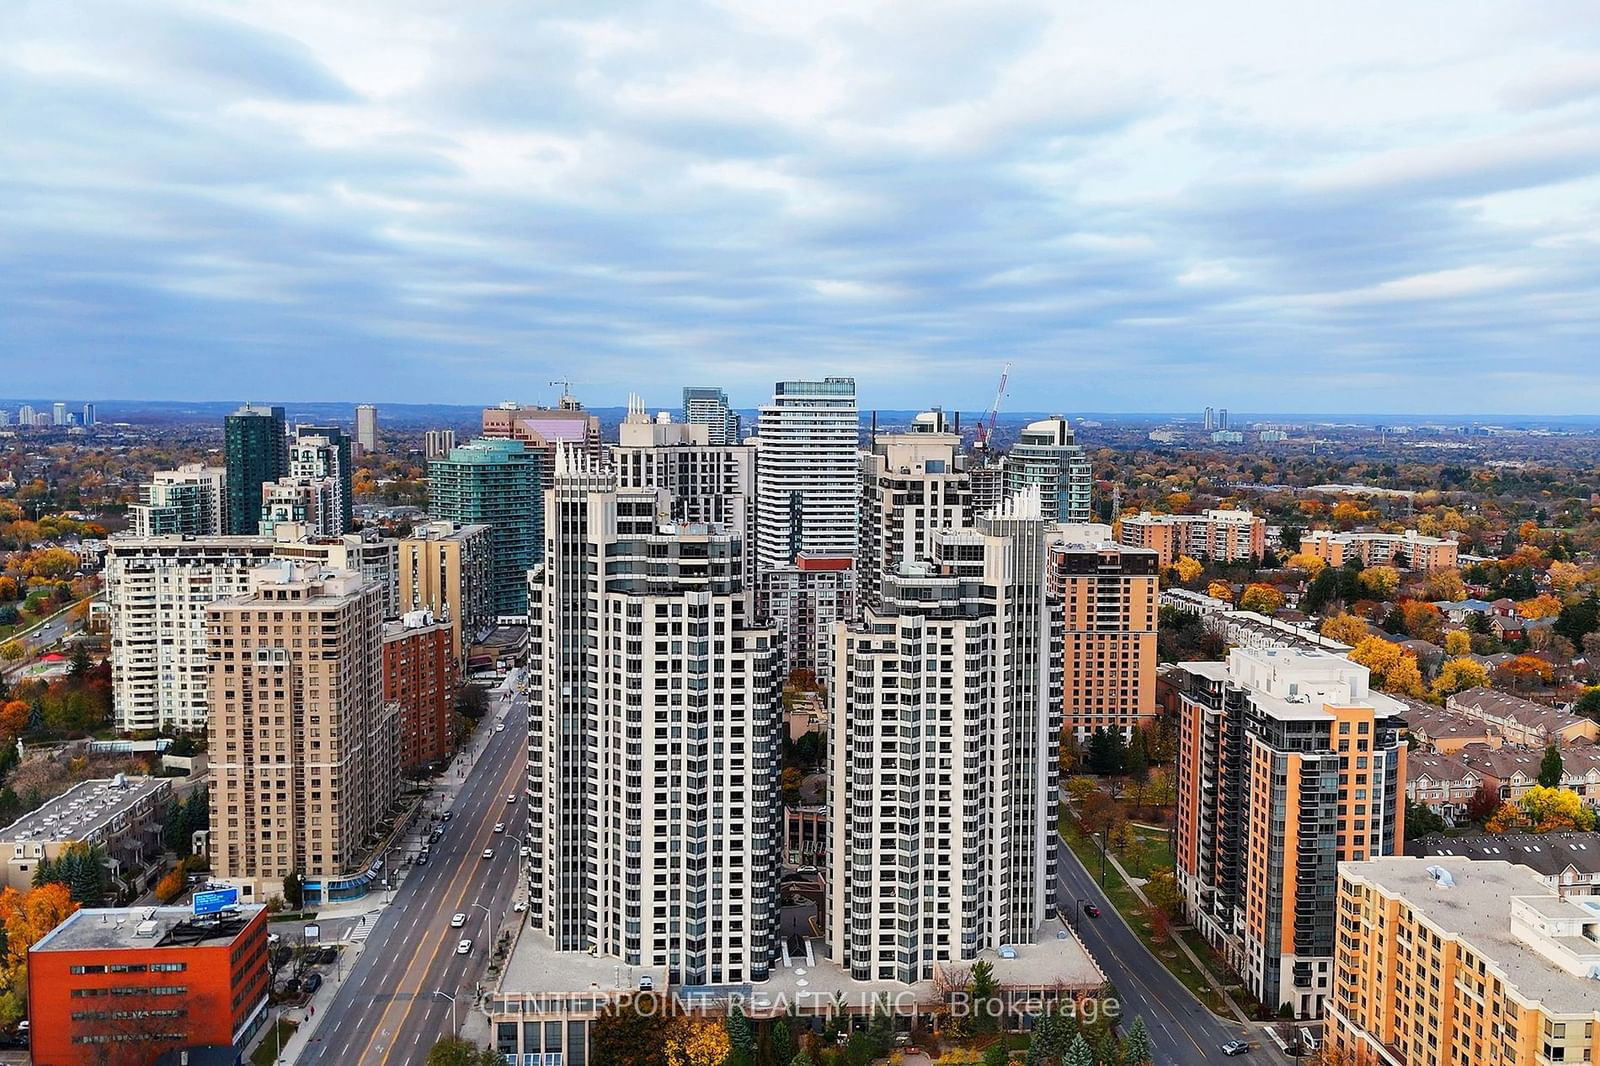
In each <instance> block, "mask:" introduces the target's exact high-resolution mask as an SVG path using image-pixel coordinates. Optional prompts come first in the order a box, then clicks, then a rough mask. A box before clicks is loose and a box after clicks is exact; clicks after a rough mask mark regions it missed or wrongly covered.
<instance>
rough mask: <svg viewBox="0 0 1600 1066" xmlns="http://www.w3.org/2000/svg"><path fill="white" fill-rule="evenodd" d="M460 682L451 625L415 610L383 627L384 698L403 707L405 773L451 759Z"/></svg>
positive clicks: (402, 743)
mask: <svg viewBox="0 0 1600 1066" xmlns="http://www.w3.org/2000/svg"><path fill="white" fill-rule="evenodd" d="M460 683H461V672H460V666H459V664H458V663H457V661H456V656H455V646H454V643H453V639H452V637H451V631H450V623H449V622H438V621H434V618H433V615H432V614H431V613H429V612H428V611H411V612H410V613H408V614H406V615H404V616H403V617H402V618H401V619H400V620H399V621H398V622H385V623H384V625H383V698H384V700H385V702H388V703H395V704H398V705H399V707H400V768H401V769H402V770H411V769H415V768H416V767H419V766H426V765H427V764H428V763H431V762H434V761H435V760H438V759H445V758H449V756H450V749H451V747H452V746H453V745H454V744H455V719H456V690H457V688H458V687H459V686H460Z"/></svg>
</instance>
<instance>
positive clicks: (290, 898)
mask: <svg viewBox="0 0 1600 1066" xmlns="http://www.w3.org/2000/svg"><path fill="white" fill-rule="evenodd" d="M283 901H284V902H285V903H287V904H288V905H289V907H290V909H291V910H299V909H300V908H301V907H303V906H305V901H306V883H305V879H304V878H302V877H301V876H300V872H299V871H298V870H290V871H289V872H288V873H287V874H285V875H284V877H283Z"/></svg>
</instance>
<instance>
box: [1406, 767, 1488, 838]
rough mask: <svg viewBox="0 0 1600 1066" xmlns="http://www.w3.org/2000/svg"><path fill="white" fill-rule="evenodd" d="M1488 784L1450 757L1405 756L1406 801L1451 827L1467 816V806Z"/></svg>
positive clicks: (1485, 778) (1486, 778)
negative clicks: (1448, 823) (1432, 814)
mask: <svg viewBox="0 0 1600 1066" xmlns="http://www.w3.org/2000/svg"><path fill="white" fill-rule="evenodd" d="M1488 780H1489V778H1488V776H1487V775H1485V774H1484V773H1482V772H1481V771H1478V770H1474V769H1473V768H1472V767H1470V766H1468V765H1467V764H1466V763H1464V762H1462V761H1461V760H1460V759H1456V758H1452V757H1451V756H1449V755H1441V754H1438V753H1437V752H1431V751H1408V752H1406V800H1407V801H1409V802H1411V803H1419V804H1421V805H1423V806H1424V807H1427V808H1429V809H1431V810H1432V811H1434V812H1435V813H1436V814H1438V815H1439V816H1440V817H1441V818H1443V819H1444V820H1445V821H1447V822H1450V823H1451V824H1452V825H1453V824H1455V823H1456V822H1458V821H1460V820H1461V819H1462V818H1464V817H1465V816H1466V813H1467V805H1468V804H1469V803H1471V802H1472V797H1473V796H1475V795H1477V794H1478V789H1480V788H1482V787H1483V785H1484V782H1486V781H1488Z"/></svg>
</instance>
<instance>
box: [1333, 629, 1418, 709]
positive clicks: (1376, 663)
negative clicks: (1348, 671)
mask: <svg viewBox="0 0 1600 1066" xmlns="http://www.w3.org/2000/svg"><path fill="white" fill-rule="evenodd" d="M1350 658H1351V659H1352V660H1353V661H1355V662H1358V663H1360V664H1361V665H1362V666H1365V667H1366V668H1367V669H1368V670H1370V671H1371V673H1372V685H1373V687H1374V688H1377V689H1379V690H1380V691H1383V692H1392V693H1395V694H1396V695H1402V696H1413V697H1417V698H1421V696H1422V671H1421V670H1419V669H1418V668H1417V658H1416V656H1414V655H1412V654H1410V653H1409V652H1407V651H1405V650H1404V649H1402V648H1401V647H1400V646H1399V645H1397V644H1391V643H1389V641H1387V640H1384V639H1383V638H1382V637H1368V638H1366V639H1365V640H1363V641H1361V642H1360V643H1359V644H1357V645H1356V646H1355V648H1354V649H1353V650H1352V651H1351V652H1350Z"/></svg>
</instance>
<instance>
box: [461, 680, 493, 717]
mask: <svg viewBox="0 0 1600 1066" xmlns="http://www.w3.org/2000/svg"><path fill="white" fill-rule="evenodd" d="M488 711H489V693H488V690H487V689H485V688H484V687H483V686H482V685H462V686H461V691H460V692H458V693H456V713H457V714H460V715H463V716H465V717H467V718H470V719H472V720H473V721H474V722H476V721H477V720H478V719H480V718H482V717H483V716H484V715H485V714H487V713H488Z"/></svg>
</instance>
